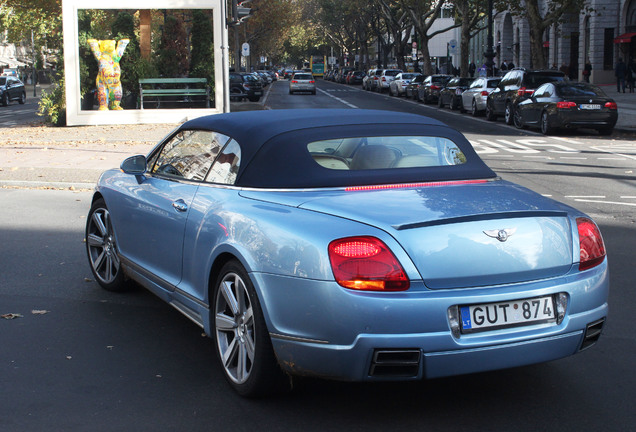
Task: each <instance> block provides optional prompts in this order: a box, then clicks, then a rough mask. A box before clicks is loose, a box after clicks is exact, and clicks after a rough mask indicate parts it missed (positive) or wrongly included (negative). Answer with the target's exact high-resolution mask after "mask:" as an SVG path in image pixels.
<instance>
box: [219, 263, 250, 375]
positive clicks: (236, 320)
mask: <svg viewBox="0 0 636 432" xmlns="http://www.w3.org/2000/svg"><path fill="white" fill-rule="evenodd" d="M214 322H215V328H216V340H217V344H218V349H219V354H220V357H221V362H222V363H223V368H224V369H225V372H226V374H227V376H228V378H229V379H230V380H231V381H232V382H234V383H236V384H242V383H245V382H246V381H247V379H248V378H249V377H250V373H251V371H252V366H253V365H254V354H255V351H256V342H257V341H256V338H255V335H256V332H255V319H254V309H253V306H252V303H251V301H250V297H249V293H248V291H247V287H246V286H245V282H244V281H243V279H242V278H241V277H240V276H239V275H238V274H237V273H234V272H231V273H228V274H226V275H225V277H224V278H223V279H222V280H221V283H220V284H219V287H218V290H217V293H216V303H215V320H214Z"/></svg>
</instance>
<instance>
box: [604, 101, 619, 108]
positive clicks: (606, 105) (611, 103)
mask: <svg viewBox="0 0 636 432" xmlns="http://www.w3.org/2000/svg"><path fill="white" fill-rule="evenodd" d="M605 108H609V109H618V105H616V102H606V103H605Z"/></svg>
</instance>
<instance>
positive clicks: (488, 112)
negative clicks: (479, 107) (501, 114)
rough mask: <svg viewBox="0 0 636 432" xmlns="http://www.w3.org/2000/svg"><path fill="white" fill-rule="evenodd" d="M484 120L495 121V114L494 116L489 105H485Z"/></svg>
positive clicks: (493, 111)
mask: <svg viewBox="0 0 636 432" xmlns="http://www.w3.org/2000/svg"><path fill="white" fill-rule="evenodd" d="M486 120H488V121H495V120H497V114H495V110H494V109H493V108H492V107H491V106H490V104H489V103H486Z"/></svg>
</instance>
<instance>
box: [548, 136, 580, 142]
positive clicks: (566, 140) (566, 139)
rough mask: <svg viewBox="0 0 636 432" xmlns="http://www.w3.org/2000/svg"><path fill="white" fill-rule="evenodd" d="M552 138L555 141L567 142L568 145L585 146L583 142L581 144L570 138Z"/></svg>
mask: <svg viewBox="0 0 636 432" xmlns="http://www.w3.org/2000/svg"><path fill="white" fill-rule="evenodd" d="M551 138H552V139H555V140H559V141H565V142H566V143H570V144H583V143H582V142H579V141H576V140H573V139H570V138H561V137H555V136H553V137H551Z"/></svg>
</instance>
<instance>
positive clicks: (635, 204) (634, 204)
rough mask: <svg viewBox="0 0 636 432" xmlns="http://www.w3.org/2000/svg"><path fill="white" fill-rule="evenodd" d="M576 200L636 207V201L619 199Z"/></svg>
mask: <svg viewBox="0 0 636 432" xmlns="http://www.w3.org/2000/svg"><path fill="white" fill-rule="evenodd" d="M574 201H578V202H588V203H599V204H613V205H624V206H630V207H636V203H626V202H618V201H600V200H591V199H575V200H574Z"/></svg>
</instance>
